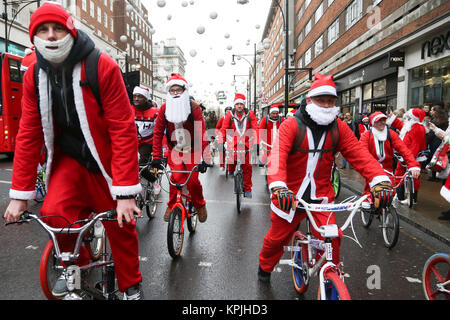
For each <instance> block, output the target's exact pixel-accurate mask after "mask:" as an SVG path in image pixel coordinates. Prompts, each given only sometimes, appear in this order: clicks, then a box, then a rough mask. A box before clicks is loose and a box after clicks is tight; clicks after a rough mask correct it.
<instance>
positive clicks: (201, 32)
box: [197, 26, 205, 34]
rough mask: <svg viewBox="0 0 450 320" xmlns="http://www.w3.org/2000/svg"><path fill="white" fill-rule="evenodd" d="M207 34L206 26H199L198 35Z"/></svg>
mask: <svg viewBox="0 0 450 320" xmlns="http://www.w3.org/2000/svg"><path fill="white" fill-rule="evenodd" d="M204 32H205V27H204V26H199V27H198V28H197V33H198V34H203V33H204Z"/></svg>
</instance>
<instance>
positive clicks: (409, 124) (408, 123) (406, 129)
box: [399, 119, 416, 140]
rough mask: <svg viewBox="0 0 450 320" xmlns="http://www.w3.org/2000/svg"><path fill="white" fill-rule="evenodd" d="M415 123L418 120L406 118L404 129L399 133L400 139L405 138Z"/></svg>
mask: <svg viewBox="0 0 450 320" xmlns="http://www.w3.org/2000/svg"><path fill="white" fill-rule="evenodd" d="M414 123H416V122H414V121H413V120H411V119H409V120H406V121H405V122H404V123H403V127H402V130H401V131H400V134H399V136H400V139H402V140H403V138H405V136H406V134H407V133H408V132H409V131H410V130H411V127H412V126H413V124H414Z"/></svg>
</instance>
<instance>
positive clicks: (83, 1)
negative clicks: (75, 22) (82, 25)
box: [81, 0, 87, 11]
mask: <svg viewBox="0 0 450 320" xmlns="http://www.w3.org/2000/svg"><path fill="white" fill-rule="evenodd" d="M86 8H87V5H86V0H82V1H81V9H83V11H86Z"/></svg>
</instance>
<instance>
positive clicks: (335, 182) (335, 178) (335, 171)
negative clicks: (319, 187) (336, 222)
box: [331, 167, 341, 198]
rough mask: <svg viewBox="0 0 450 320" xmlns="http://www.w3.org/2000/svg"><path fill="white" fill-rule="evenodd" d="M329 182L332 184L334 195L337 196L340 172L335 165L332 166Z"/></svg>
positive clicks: (339, 185) (339, 187) (339, 186)
mask: <svg viewBox="0 0 450 320" xmlns="http://www.w3.org/2000/svg"><path fill="white" fill-rule="evenodd" d="M331 183H332V185H333V190H334V197H335V198H337V197H339V193H340V192H341V174H340V173H339V170H338V169H337V168H336V167H334V168H333V173H332V181H331Z"/></svg>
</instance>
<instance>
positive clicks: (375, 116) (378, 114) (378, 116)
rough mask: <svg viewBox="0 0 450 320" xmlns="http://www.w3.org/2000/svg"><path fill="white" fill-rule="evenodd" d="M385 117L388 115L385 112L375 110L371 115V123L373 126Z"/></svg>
mask: <svg viewBox="0 0 450 320" xmlns="http://www.w3.org/2000/svg"><path fill="white" fill-rule="evenodd" d="M383 118H385V119H387V116H386V115H385V114H384V113H383V112H380V111H377V112H374V113H372V114H371V115H370V124H371V125H372V126H373V125H374V124H375V122H377V121H378V120H381V119H383Z"/></svg>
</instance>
